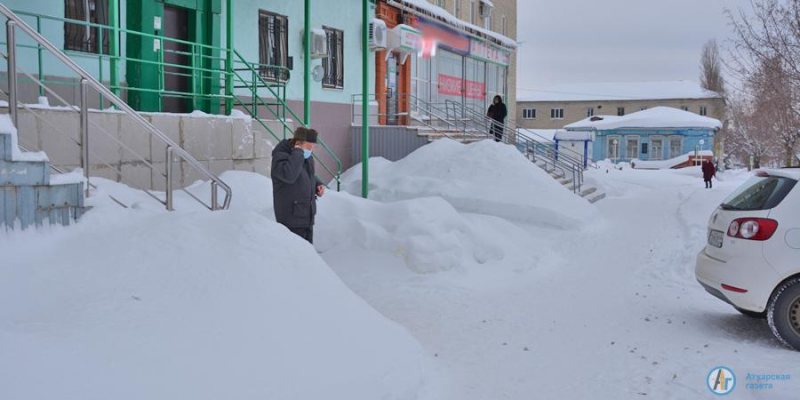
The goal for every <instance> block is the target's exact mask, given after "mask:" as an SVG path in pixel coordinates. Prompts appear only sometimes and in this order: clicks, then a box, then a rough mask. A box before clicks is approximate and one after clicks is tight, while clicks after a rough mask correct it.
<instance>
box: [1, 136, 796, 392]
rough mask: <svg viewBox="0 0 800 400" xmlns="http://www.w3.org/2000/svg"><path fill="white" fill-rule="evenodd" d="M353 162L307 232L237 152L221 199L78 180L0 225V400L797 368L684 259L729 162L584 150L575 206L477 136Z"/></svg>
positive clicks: (540, 388) (589, 381) (596, 387)
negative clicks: (37, 226) (624, 162)
mask: <svg viewBox="0 0 800 400" xmlns="http://www.w3.org/2000/svg"><path fill="white" fill-rule="evenodd" d="M423 150H424V151H423ZM371 170H372V172H373V180H372V182H371V183H372V185H373V189H374V191H373V194H374V196H373V198H372V199H370V200H364V199H361V198H358V197H356V196H353V195H351V194H348V193H332V192H328V193H327V194H326V196H325V197H323V198H322V199H321V200H320V204H319V215H318V220H317V231H316V252H315V251H314V248H312V247H311V246H309V245H307V244H306V243H304V242H302V241H301V240H300V239H299V238H296V237H294V236H293V235H292V234H291V233H289V232H288V231H287V230H286V229H284V228H283V227H281V226H279V225H277V224H275V223H274V219H273V217H272V208H271V190H270V182H269V180H268V179H266V178H264V177H261V176H258V175H255V174H250V173H243V172H229V173H226V174H224V175H223V176H222V178H223V179H224V180H225V181H226V182H227V183H229V184H230V185H231V186H232V187H233V189H234V196H235V197H234V201H233V203H232V209H231V210H230V211H226V212H219V213H209V212H206V211H203V210H200V209H199V207H197V206H194V205H192V203H191V202H190V201H189V199H188V198H187V197H186V196H181V194H180V193H176V196H179V197H178V198H177V199H176V208H177V209H178V211H176V212H174V213H166V212H164V211H163V210H161V208H160V207H159V206H158V204H157V203H155V202H153V201H152V200H151V199H149V198H148V197H147V196H146V195H144V194H142V193H139V192H135V191H131V190H130V189H128V188H126V187H124V186H121V185H118V184H114V183H112V182H108V181H102V180H96V181H95V183H97V184H99V187H100V189H99V191H97V192H95V193H94V194H93V197H92V198H91V199H90V204H92V205H94V206H95V209H94V210H92V211H91V212H89V213H88V214H86V216H85V217H84V218H83V219H82V221H81V222H80V223H79V224H77V225H75V226H73V227H70V228H49V229H44V230H41V231H26V232H21V233H20V232H12V233H0V239H1V240H0V254H3V255H4V256H3V257H4V258H3V261H2V263H0V355H1V356H0V399H6V398H9V399H15V400H16V399H42V398H56V397H57V398H59V399H78V398H80V399H107V398H132V399H139V398H147V399H218V398H230V399H264V398H275V399H316V398H326V399H347V400H353V399H365V400H371V399H378V398H381V399H421V400H424V399H431V400H432V399H454V400H455V399H457V400H471V399H475V400H485V399H520V400H527V399H539V398H541V399H637V398H656V399H696V398H711V397H712V395H711V394H710V393H708V389H707V388H706V387H705V379H706V376H707V374H708V372H709V371H710V370H711V368H713V367H715V366H718V365H725V366H727V367H729V368H731V369H733V370H734V371H735V372H736V373H737V375H738V376H739V379H740V385H742V384H743V383H744V377H745V376H746V374H747V373H760V374H763V373H784V374H795V375H796V376H797V375H800V367H798V365H800V364H798V363H797V353H795V352H791V351H789V350H787V349H785V348H783V347H781V346H780V345H779V343H778V342H777V340H775V339H773V337H772V335H771V333H770V331H769V329H768V328H767V326H766V324H765V323H764V322H763V321H756V320H751V319H748V318H746V317H742V316H740V315H738V313H737V312H736V311H734V310H733V309H732V308H730V307H729V306H727V305H725V304H723V303H722V302H720V301H719V300H717V299H715V298H713V297H711V296H710V295H708V294H706V293H705V292H704V291H703V290H702V288H700V286H699V285H698V284H697V283H696V282H695V280H694V257H695V255H696V253H697V252H698V251H699V250H700V249H701V248H702V246H703V245H704V242H705V229H706V222H707V219H708V217H709V215H710V213H711V211H712V210H713V209H714V208H715V207H716V206H717V204H719V202H720V201H721V200H722V199H723V198H724V197H726V195H727V193H729V192H730V191H732V190H733V189H734V188H735V187H736V186H737V185H738V184H739V183H741V182H743V181H744V180H745V179H746V178H747V176H748V175H747V173H746V172H738V171H730V172H727V173H725V174H724V175H723V174H720V176H721V177H722V178H723V180H722V181H717V182H716V183H715V188H714V189H713V190H705V189H703V182H702V180H701V178H700V171H699V169H698V168H691V169H684V170H664V171H642V170H631V169H622V170H617V169H613V168H608V169H605V168H604V169H599V170H592V171H590V172H589V173H588V176H587V182H591V183H592V184H593V185H597V186H599V189H600V190H601V191H604V192H605V193H607V194H608V195H609V197H608V198H607V199H605V200H603V201H601V202H599V203H597V205H596V206H593V205H589V204H588V203H587V202H585V201H584V200H582V199H580V198H578V197H576V196H574V195H573V194H572V193H571V192H569V191H568V190H567V189H565V188H564V187H562V186H561V185H559V184H558V183H557V182H555V181H554V180H553V179H552V178H551V177H550V176H549V175H547V174H545V173H543V172H541V171H539V170H538V169H537V168H536V167H535V166H533V165H532V164H531V163H529V162H527V161H525V159H524V158H523V157H522V156H521V155H519V153H517V152H516V151H515V150H513V149H512V148H510V147H508V146H505V145H502V144H496V143H494V142H489V141H486V142H480V143H476V144H471V145H467V146H464V145H460V144H458V145H456V144H454V143H448V142H447V141H442V142H437V143H435V144H434V145H430V146H425V147H423V149H422V150H420V151H418V152H416V153H414V154H412V155H411V156H409V157H408V158H406V159H404V160H401V161H399V162H395V163H390V162H388V161H386V160H382V161H381V160H373V162H372V163H371ZM358 172H359V171H358V170H357V168H356V169H354V170H353V171H350V173H349V174H348V176H347V177H346V178H345V187H346V188H347V189H348V190H351V191H357V188H359V187H360V182H359V181H358V178H359V175H358ZM207 188H208V186H207V184H206V183H201V184H198V185H197V186H196V187H193V188H191V189H190V190H192V191H196V193H207ZM105 194H113V195H114V196H115V197H116V198H118V199H120V200H122V201H124V202H126V203H129V204H134V207H133V208H132V209H129V210H123V209H122V208H120V207H118V206H116V205H115V204H114V203H113V202H111V201H110V200H109V199H108V198H107V197H106V196H105ZM318 253H319V254H318ZM326 264H327V265H326ZM334 273H335V274H334ZM343 283H344V284H343ZM376 311H377V312H376ZM798 389H799V387H798V384H796V383H794V382H791V383H790V384H788V385H776V388H775V389H774V390H773V391H769V392H760V393H759V392H753V391H747V390H745V389H744V388H743V386H742V387H740V388H737V389H736V391H735V392H734V393H733V394H731V395H730V396H729V397H730V398H734V399H737V398H738V399H789V398H793V397H792V396H795V397H794V398H796V393H797V392H798Z"/></svg>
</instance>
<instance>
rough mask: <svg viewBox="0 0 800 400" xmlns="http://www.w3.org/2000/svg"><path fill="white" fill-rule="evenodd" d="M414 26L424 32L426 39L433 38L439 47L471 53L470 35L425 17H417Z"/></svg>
mask: <svg viewBox="0 0 800 400" xmlns="http://www.w3.org/2000/svg"><path fill="white" fill-rule="evenodd" d="M414 28H416V29H418V30H419V31H420V32H422V35H423V36H425V38H426V39H433V40H435V41H436V44H437V46H438V47H439V48H441V49H445V50H449V51H452V52H454V53H458V54H461V55H467V54H469V36H467V35H465V34H463V33H460V32H458V31H456V30H454V29H452V28H450V27H448V26H445V25H441V24H439V23H437V22H435V21H431V20H429V19H426V18H423V17H417V18H416V19H415V22H414Z"/></svg>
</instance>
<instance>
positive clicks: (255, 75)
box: [232, 49, 342, 191]
mask: <svg viewBox="0 0 800 400" xmlns="http://www.w3.org/2000/svg"><path fill="white" fill-rule="evenodd" d="M232 53H233V55H234V56H236V57H237V58H238V60H237V61H238V62H239V63H240V64H243V65H245V66H247V69H246V70H245V71H247V70H249V71H250V73H251V74H252V77H251V81H248V80H246V79H244V78H243V77H242V76H241V75H239V73H238V71H239V70H233V71H232V72H233V77H234V79H238V80H239V82H241V83H243V84H244V85H248V86H247V87H248V88H250V89H251V93H250V95H251V96H252V100H253V109H252V110H251V109H250V108H249V107H248V106H247V104H246V103H245V102H244V101H243V100H242V99H240V98H239V96H237V95H236V94H234V96H233V97H234V101H235V102H237V103H238V104H239V105H240V106H241V107H242V108H243V109H244V110H245V111H247V113H248V114H250V116H251V117H253V118H254V119H255V120H256V121H257V122H258V123H259V124H260V125H261V126H262V127H263V128H264V129H266V130H267V132H269V134H270V135H272V137H273V138H274V139H275V140H278V141H280V140H281V138H279V137H278V135H276V134H275V132H273V131H272V129H270V128H269V126H267V124H266V123H264V121H262V120H261V118H260V117H259V116H258V106H259V105H263V106H265V108H266V109H267V111H269V112H270V113H271V114H272V115H273V116H274V117H275V120H277V121H279V122H280V123H281V125H283V128H284V136H285V134H286V131H287V130H289V131H291V127H290V126H289V124H287V123H286V115H285V114H286V112H288V113H289V116H290V117H292V118H293V120H294V121H295V123H298V124H300V125H301V126H303V127H306V128H309V127H308V126H306V125H305V123H304V122H303V120H302V119H301V118H300V117H298V116H297V114H296V113H295V112H294V110H292V108H291V107H289V105H288V104H287V103H286V100H285V99H283V98H281V96H280V94H279V93H278V92H276V91H275V89H274V88H273V86H275V85H273V84H270V83H269V82H267V81H266V80H264V79H263V77H262V76H261V74H260V71H259V70H257V69H256V68H255V66H256V65H263V64H253V63H250V62H248V61H246V60H245V59H244V57H242V55H241V54H239V52H238V51H236V50H235V49H234V50H233V51H232ZM260 88H264V89H267V91H268V92H269V94H270V95H271V96H272V97H273V98H274V99H275V101H276V102H277V103H276V105H278V106H279V107H280V108H281V110H282V111H283V113H284V115H282V116H281V115H278V113H277V112H275V111H273V110H272V109H271V108H270V107H269V105H270V104H268V103H267V102H266V101H265V100H264V99H263V98H261V96H259V94H258V89H260ZM317 141H318V143H319V144H320V145H321V146H322V148H323V149H324V150H325V152H326V153H327V154H328V156H330V157H331V159H333V161H334V163H335V164H336V167H335V171H334V170H332V169H331V168H330V167H328V165H327V164H325V163H324V162H323V161H322V159H321V158H320V157H319V155H317V154H313V155H312V156H313V157H314V159H315V160H316V161H317V162H318V163H319V164H320V165H321V166H322V168H323V169H325V171H326V172H327V173H328V174H330V175H331V176H332V177H333V178H334V179H335V180H336V191H340V190H341V186H342V161H341V160H340V159H339V157H338V156H337V155H336V153H335V152H334V151H333V150H332V149H331V148H330V147H329V146H328V144H327V143H325V140H323V139H322V138H321V137H320V138H317Z"/></svg>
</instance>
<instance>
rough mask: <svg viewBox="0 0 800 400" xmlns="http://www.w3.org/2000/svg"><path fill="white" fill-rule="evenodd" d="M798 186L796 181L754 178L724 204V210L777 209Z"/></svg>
mask: <svg viewBox="0 0 800 400" xmlns="http://www.w3.org/2000/svg"><path fill="white" fill-rule="evenodd" d="M796 184H797V181H796V180H794V179H789V178H784V177H777V176H754V177H752V178H750V179H749V180H748V181H747V182H745V183H744V185H742V186H740V187H739V189H736V190H735V191H734V192H733V193H732V194H731V195H730V196H728V198H727V199H725V201H724V202H723V203H722V209H724V210H736V211H756V210H770V209H773V208H775V207H777V206H778V205H779V204H780V203H781V202H782V201H783V199H785V198H786V196H787V195H788V194H789V192H791V191H792V189H793V188H794V187H795V185H796Z"/></svg>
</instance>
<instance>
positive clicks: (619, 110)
mask: <svg viewBox="0 0 800 400" xmlns="http://www.w3.org/2000/svg"><path fill="white" fill-rule="evenodd" d="M617 116H618V117H624V116H625V107H617Z"/></svg>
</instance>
